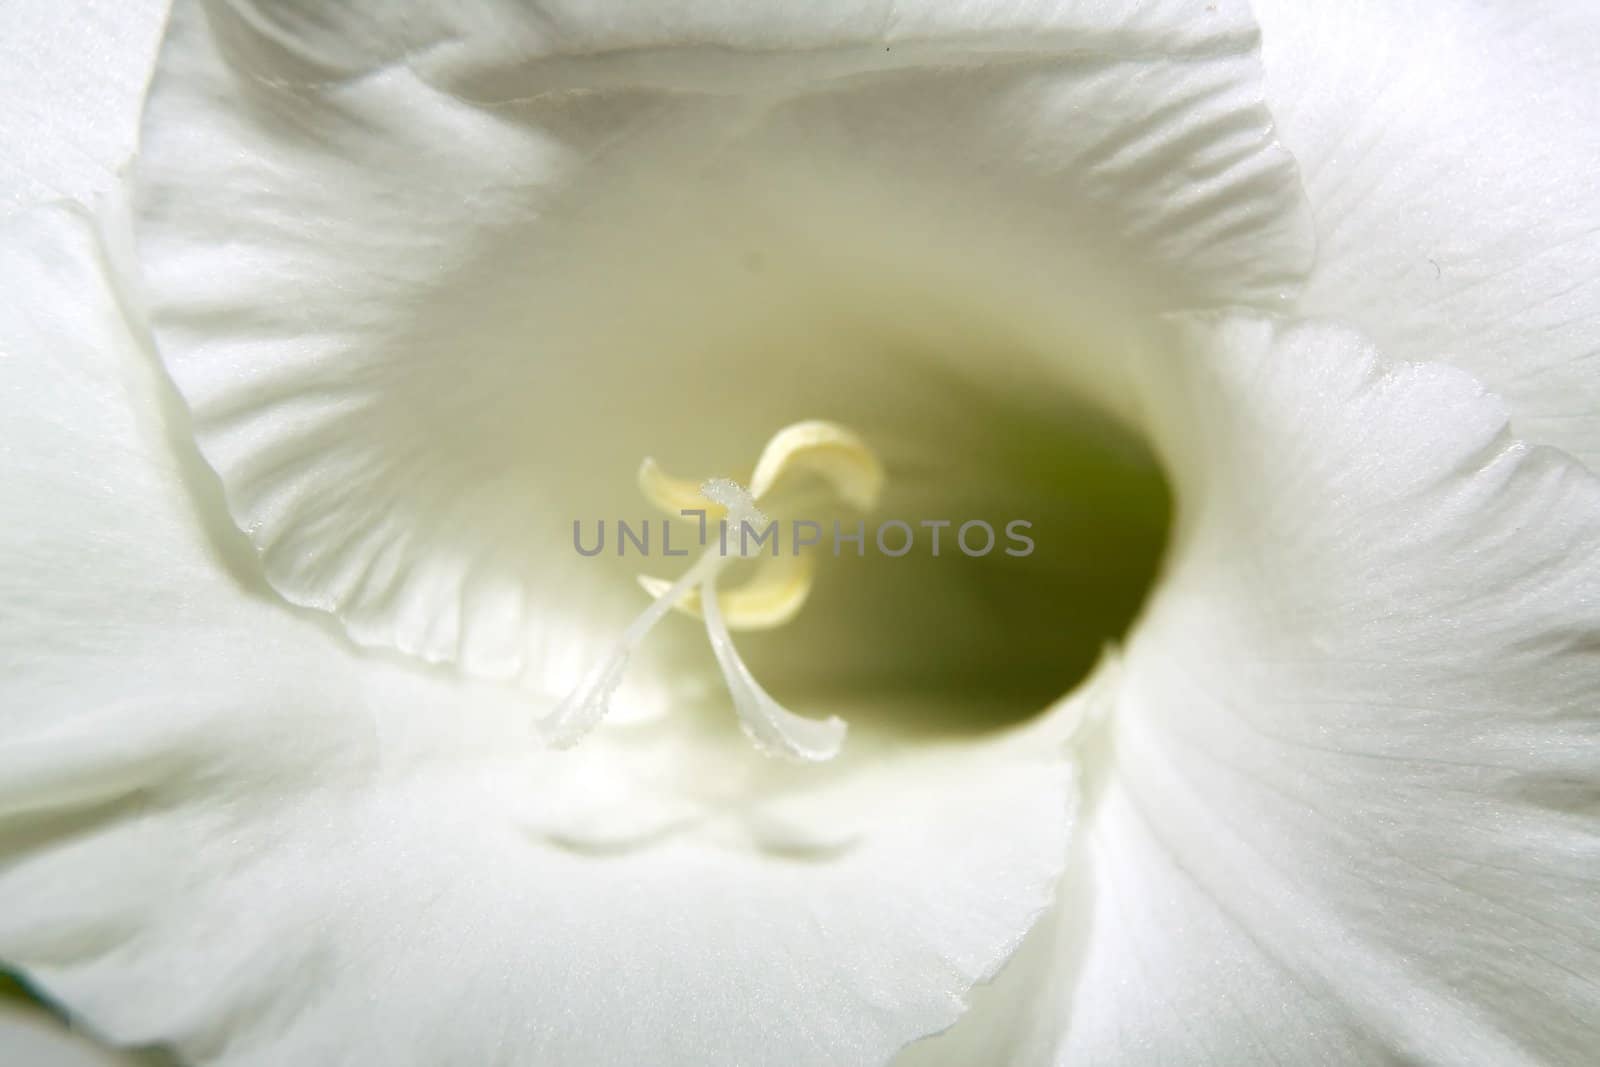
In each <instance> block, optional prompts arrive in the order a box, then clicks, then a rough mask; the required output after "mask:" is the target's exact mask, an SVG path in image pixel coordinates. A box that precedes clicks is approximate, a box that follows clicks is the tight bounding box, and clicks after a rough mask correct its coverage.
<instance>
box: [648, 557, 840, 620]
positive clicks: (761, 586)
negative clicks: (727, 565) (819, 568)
mask: <svg viewBox="0 0 1600 1067" xmlns="http://www.w3.org/2000/svg"><path fill="white" fill-rule="evenodd" d="M815 573H816V562H815V557H813V556H811V555H798V556H796V555H793V554H790V553H785V554H783V555H780V556H763V557H761V562H760V563H759V564H757V569H756V572H755V574H753V575H751V577H750V580H749V581H747V582H745V583H744V584H743V585H741V586H739V587H738V588H736V589H729V590H726V591H724V592H722V593H720V594H719V595H718V597H717V602H718V603H719V604H720V605H721V606H722V615H723V617H724V618H725V619H726V620H727V623H728V629H730V630H771V629H775V628H776V627H779V626H782V625H783V624H784V623H786V622H788V621H789V620H790V619H792V618H794V617H795V616H796V615H798V614H799V613H800V609H801V608H802V607H804V606H805V603H806V598H807V597H808V596H810V595H811V585H812V579H813V576H814V575H815ZM639 584H640V585H641V586H643V587H644V591H645V592H647V593H649V594H650V595H651V596H654V597H658V596H662V595H663V594H665V593H666V592H667V590H669V589H671V588H672V583H671V582H670V581H668V580H667V579H665V578H652V577H650V576H649V575H646V574H641V575H640V576H639ZM673 607H674V608H676V609H677V610H678V611H681V612H683V613H684V614H686V615H693V616H694V617H695V618H697V619H698V618H702V617H703V616H702V613H701V610H700V594H699V593H688V594H685V596H684V597H683V599H681V600H679V601H678V602H677V603H676V604H674V605H673Z"/></svg>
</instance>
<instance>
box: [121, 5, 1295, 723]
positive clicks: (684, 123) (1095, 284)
mask: <svg viewBox="0 0 1600 1067" xmlns="http://www.w3.org/2000/svg"><path fill="white" fill-rule="evenodd" d="M1219 6H1221V7H1224V8H1226V9H1227V10H1221V11H1210V10H1209V9H1208V10H1206V11H1205V12H1204V13H1203V14H1199V15H1197V14H1196V13H1195V9H1194V8H1193V6H1192V5H1189V4H1187V3H1184V4H1180V3H1176V2H1174V3H1170V4H1162V5H1158V6H1146V5H1134V4H1118V3H1107V4H1100V5H1093V6H1091V7H1089V8H1088V9H1083V8H1082V7H1081V6H1080V5H1056V4H1046V3H1034V4H1023V5H1007V6H1006V7H1005V8H998V7H997V8H995V9H993V10H985V9H981V8H975V7H962V8H959V9H953V8H950V7H949V6H947V5H943V4H934V3H928V4H920V5H912V6H904V5H900V6H897V7H895V8H893V9H890V8H889V7H887V6H886V5H869V6H862V5H857V4H844V3H839V4H829V5H821V6H817V5H788V4H785V5H777V4H769V5H761V6H759V7H758V8H756V7H752V8H750V9H748V10H747V9H746V8H745V7H744V6H742V5H732V4H716V5H698V4H687V5H679V6H674V7H668V8H664V9H660V10H658V9H657V8H656V7H655V6H654V5H643V6H641V5H636V4H616V5H594V4H588V3H584V4H576V3H575V4H569V5H566V6H565V7H561V8H558V9H555V11H554V13H552V14H550V15H549V17H548V18H540V19H535V18H534V17H533V16H532V15H530V14H528V13H527V12H526V10H525V8H524V7H523V5H513V4H486V3H472V4H460V5H430V6H429V8H428V9H427V10H426V11H421V12H418V13H417V15H416V17H415V18H411V19H396V18H379V17H377V16H375V15H373V14H372V12H371V11H369V10H368V9H367V8H365V7H360V6H347V5H341V6H340V8H339V9H338V11H336V12H329V11H327V10H325V9H326V5H322V4H317V5H307V4H291V5H272V6H271V7H270V8H269V7H267V6H265V5H251V4H239V5H211V6H210V7H209V8H208V9H207V10H206V12H204V13H203V12H201V11H200V10H199V5H197V4H182V5H180V8H181V10H180V12H179V13H178V15H177V16H176V18H175V20H174V24H173V26H172V28H171V32H170V36H169V39H168V40H167V42H166V44H165V46H164V49H163V53H162V59H161V63H160V70H159V72H158V76H157V78H156V81H155V85H154V88H153V92H152V97H151V102H150V106H149V110H148V113H147V115H146V121H145V126H144V139H143V150H144V154H143V160H142V163H141V168H140V171H139V177H140V182H141V187H140V196H139V204H140V214H141V228H140V247H141V255H142V265H143V268H144V274H145V282H146V284H147V287H148V291H149V293H150V296H151V298H152V301H153V305H154V309H155V310H154V321H155V329H156V333H157V336H158V341H159V343H160V346H161V349H162V353H163V358H164V360H165V362H166V363H167V365H168V367H169V368H170V370H171V372H172V373H173V375H174V377H175V379H176V381H177V383H178V387H179V390H180V392H181V393H182V394H183V396H184V399H185V400H186V402H187V403H188V405H189V406H190V407H191V409H192V410H193V412H194V415H195V425H196V431H197V433H198V437H199V440H200V444H201V450H202V452H203V453H204V455H205V456H206V458H207V460H208V461H209V462H210V463H211V464H212V465H213V466H214V467H215V468H216V469H217V470H218V471H219V472H220V473H221V475H222V480H223V483H224V487H225V489H226V492H227V494H228V498H229V502H230V505H231V509H232V512H233V514H234V515H235V516H236V518H237V519H238V521H239V523H240V525H241V526H242V527H243V528H244V529H245V530H246V531H247V533H248V534H249V537H250V539H251V540H252V542H253V543H254V544H255V545H256V546H257V547H258V548H260V549H261V550H262V551H263V552H264V554H265V558H266V562H267V568H268V574H269V577H270V579H271V581H272V582H273V584H274V586H275V587H276V588H278V589H279V590H280V591H282V592H283V593H284V594H285V595H286V596H288V597H289V598H290V599H291V600H293V601H295V602H297V603H300V604H304V605H309V606H313V607H317V608H320V609H324V610H328V611H331V612H335V613H337V614H338V615H339V616H340V617H341V618H342V619H343V620H344V622H345V623H346V624H347V626H348V628H349V630H350V632H351V633H352V635H353V636H354V637H355V638H356V639H357V640H358V641H360V642H362V643H364V644H374V645H392V646H396V647H399V648H401V649H404V650H406V651H408V652H412V653H415V654H418V655H421V656H423V657H425V658H428V659H430V660H449V661H458V662H462V663H464V664H465V665H466V666H467V667H468V668H469V669H470V670H471V671H473V672H475V673H480V674H489V675H495V676H507V677H509V676H513V675H519V674H521V675H524V676H527V677H528V678H529V679H530V680H531V681H532V683H533V684H535V685H536V686H537V687H539V688H542V689H544V690H545V691H547V692H549V693H551V694H559V693H563V692H565V691H567V690H568V689H570V688H571V686H572V685H573V684H574V683H575V682H576V681H577V679H576V677H575V676H573V675H571V674H570V673H568V674H563V673H562V672H563V671H566V670H568V665H569V664H570V663H572V662H574V660H575V659H576V657H574V656H572V655H570V654H566V652H565V650H562V649H557V648H552V646H551V642H552V641H553V640H556V639H557V638H555V637H553V636H552V634H553V632H555V631H560V632H562V633H565V632H568V631H570V630H571V629H572V627H573V626H574V625H575V623H574V620H572V619H570V618H565V617H562V616H560V615H559V614H558V613H557V610H556V608H555V605H556V604H557V603H559V602H561V601H565V602H568V603H570V602H572V601H574V600H580V599H581V600H583V601H585V602H586V603H591V604H594V605H597V607H596V608H595V609H594V616H593V618H591V619H585V620H582V621H581V623H580V624H579V625H581V626H582V627H584V628H586V629H587V628H589V627H592V628H593V630H594V632H595V633H596V634H600V635H604V634H610V633H615V632H616V630H617V629H618V628H620V627H621V626H622V625H623V624H624V623H625V622H626V620H627V619H628V618H629V617H630V616H631V615H632V613H633V612H634V610H636V608H635V604H636V591H635V590H634V588H633V573H632V572H631V571H629V570H628V569H627V568H623V567H618V566H616V565H615V561H614V560H613V561H612V563H611V564H610V565H608V564H606V563H605V562H604V561H600V562H596V563H595V564H594V565H592V566H586V565H582V564H583V563H584V561H577V565H575V561H574V558H573V554H572V550H571V546H570V544H569V540H570V537H569V531H570V528H571V522H572V520H573V519H576V518H581V519H584V520H589V521H592V520H594V519H597V518H599V517H602V516H603V517H607V518H614V517H616V516H619V515H623V516H633V515H638V514H640V513H641V508H640V502H639V501H638V500H637V498H636V496H635V495H634V489H633V486H632V484H631V483H632V477H631V475H632V472H633V471H634V469H635V468H636V466H637V464H638V463H639V461H640V459H641V458H642V457H644V456H647V455H656V456H658V457H659V458H660V459H661V460H662V462H663V464H664V465H665V466H666V467H667V468H668V469H671V470H675V471H683V470H692V471H705V472H708V473H716V472H721V473H730V472H727V471H725V470H724V468H725V467H726V465H727V464H728V463H729V462H730V459H731V458H736V460H737V462H740V463H744V462H748V459H747V457H749V456H750V455H751V454H752V452H753V450H754V449H755V448H757V447H759V444H760V442H762V441H764V440H766V439H767V437H768V436H770V435H771V434H772V432H773V431H774V430H776V429H777V428H779V427H781V426H783V425H785V424H787V423H790V422H794V421H798V420H800V419H809V418H826V419H832V420H834V421H837V422H841V423H844V424H848V425H853V426H854V427H855V428H856V429H858V430H861V431H862V432H863V433H864V434H866V435H867V436H868V437H870V438H872V439H873V440H874V441H876V440H878V439H879V436H881V435H889V436H895V435H899V436H904V434H905V433H906V432H908V431H909V432H913V433H919V434H926V433H929V432H932V433H933V434H934V435H935V436H937V435H938V432H939V430H940V429H941V428H942V427H943V426H947V425H949V424H950V423H953V422H956V421H958V420H959V419H960V418H961V417H962V413H963V412H964V411H967V410H970V400H971V388H970V385H969V383H968V382H966V381H958V380H957V379H958V378H962V377H965V378H978V379H980V380H981V385H982V386H983V387H986V388H991V389H994V390H1001V389H1006V388H1012V387H1014V386H1015V385H1016V382H1015V381H1014V378H1015V376H1016V374H1017V373H1019V372H1018V371H1017V370H1016V366H1015V365H1014V364H1011V363H1006V362H1002V361H999V360H996V359H995V358H994V354H995V352H996V351H999V350H1023V351H1028V352H1039V351H1043V350H1047V349H1048V350H1054V351H1061V350H1068V351H1071V352H1075V353H1079V357H1078V358H1080V359H1083V360H1086V361H1089V362H1090V363H1091V364H1092V363H1094V361H1095V360H1096V359H1097V358H1098V356H1099V354H1100V353H1101V352H1102V351H1103V348H1104V344H1103V338H1104V335H1106V334H1107V333H1108V332H1109V333H1115V332H1116V331H1117V330H1118V329H1119V328H1121V327H1122V326H1123V325H1125V322H1126V317H1125V315H1124V313H1125V312H1128V311H1129V310H1130V309H1131V308H1133V307H1135V306H1136V307H1137V308H1139V309H1144V308H1146V307H1148V306H1150V305H1155V306H1158V307H1172V306H1190V305H1197V304H1199V305H1209V304H1213V303H1219V302H1220V303H1251V302H1254V303H1270V302H1274V301H1277V300H1278V299H1279V298H1280V296H1281V295H1282V294H1283V292H1284V291H1286V290H1287V289H1289V288H1291V287H1292V286H1293V285H1294V284H1295V283H1296V282H1297V280H1298V279H1299V277H1300V272H1301V269H1302V267H1303V266H1304V264H1305V263H1306V262H1307V260H1308V250H1309V241H1308V238H1307V231H1306V229H1305V227H1304V223H1305V219H1304V217H1303V215H1302V213H1301V210H1300V208H1301V203H1300V194H1299V190H1298V183H1297V180H1296V178H1295V175H1294V172H1293V168H1292V166H1291V165H1290V163H1289V161H1288V158H1287V156H1286V154H1284V153H1283V152H1282V151H1281V150H1279V149H1278V148H1277V146H1276V145H1275V143H1274V142H1273V140H1272V136H1271V131H1270V128H1269V126H1268V123H1267V120H1266V116H1265V113H1264V111H1263V110H1262V109H1261V108H1260V107H1259V104H1258V100H1257V87H1256V69H1255V60H1254V53H1253V34H1252V31H1251V29H1250V26H1249V23H1248V20H1246V19H1244V18H1243V17H1242V16H1241V15H1240V14H1239V13H1238V11H1237V9H1235V8H1234V7H1231V6H1229V5H1219ZM1208 8H1209V5H1208ZM208 18H209V19H210V20H212V21H209V22H208ZM401 55H404V57H405V61H404V62H398V61H393V60H395V57H398V56H401ZM335 75H338V76H335ZM975 335H976V336H975ZM929 427H932V428H933V430H932V431H930V430H929V429H928V428H929ZM891 477H892V474H891ZM595 639H596V638H592V637H591V636H590V635H589V634H587V632H586V633H585V634H584V636H583V637H582V638H581V640H582V641H585V642H589V643H591V644H592V643H593V640H595Z"/></svg>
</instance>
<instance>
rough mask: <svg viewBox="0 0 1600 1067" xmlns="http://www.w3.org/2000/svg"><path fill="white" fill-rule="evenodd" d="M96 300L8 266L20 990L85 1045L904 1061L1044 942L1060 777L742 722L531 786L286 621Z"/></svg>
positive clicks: (493, 740) (11, 716) (57, 256)
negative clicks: (63, 1016)
mask: <svg viewBox="0 0 1600 1067" xmlns="http://www.w3.org/2000/svg"><path fill="white" fill-rule="evenodd" d="M97 275H98V266H97V263H96V253H95V250H94V247H93V243H92V240H91V238H90V236H89V234H88V232H87V229H86V227H84V226H82V225H81V224H79V223H78V222H76V221H75V220H73V219H72V218H71V217H69V216H66V215H64V214H62V215H54V216H47V217H44V218H41V219H35V220H31V221H29V222H28V223H27V225H26V228H21V229H18V230H14V231H13V232H10V233H7V234H5V235H3V240H0V278H3V279H4V283H5V287H6V290H7V293H8V299H7V300H6V301H5V302H4V304H3V305H0V352H3V353H4V355H3V357H0V418H3V420H4V422H5V424H6V427H7V437H6V446H7V455H6V462H7V476H6V478H5V479H4V480H3V481H0V508H3V511H4V514H5V515H6V522H5V523H4V525H3V526H0V708H3V709H4V713H3V718H0V861H3V862H0V958H3V959H5V960H7V961H9V962H14V963H15V964H17V965H18V966H20V967H21V968H22V969H24V970H25V971H26V972H27V974H28V975H29V977H30V978H31V979H32V980H33V981H34V982H36V983H37V984H38V985H39V986H40V987H41V988H43V989H45V990H47V991H48V992H49V993H50V995H51V996H52V997H54V998H56V999H57V1000H58V1001H59V1002H61V1003H63V1004H65V1005H66V1006H67V1007H68V1008H69V1009H70V1010H71V1011H73V1012H74V1013H75V1014H76V1015H77V1016H79V1017H81V1018H83V1019H85V1020H86V1021H87V1022H88V1023H89V1024H90V1025H92V1026H93V1027H95V1028H96V1030H98V1031H100V1032H102V1033H104V1034H106V1035H107V1036H108V1037H110V1038H111V1039H113V1040H116V1041H119V1042H125V1043H139V1044H143V1043H154V1042H160V1043H170V1044H172V1045H174V1046H176V1048H177V1049H178V1051H179V1052H180V1053H181V1054H182V1055H183V1056H184V1058H185V1059H186V1060H188V1061H191V1062H204V1063H208V1064H226V1065H273V1067H276V1065H282V1064H316V1063H331V1062H358V1063H384V1064H419V1065H423V1064H426V1065H434V1064H442V1063H470V1064H484V1063H495V1062H506V1063H512V1062H515V1063H551V1064H587V1063H596V1064H598V1063H742V1064H775V1065H784V1067H791V1065H795V1064H835V1063H851V1064H855V1063H871V1062H881V1061H882V1060H884V1059H886V1058H887V1057H888V1056H889V1054H890V1053H891V1052H892V1051H893V1050H894V1049H896V1048H897V1047H899V1046H900V1045H902V1044H904V1043H905V1042H907V1041H909V1040H911V1039H912V1038H914V1037H917V1036H920V1035H922V1034H926V1033H929V1032H932V1031H934V1030H937V1029H939V1028H941V1027H944V1026H946V1025H948V1024H949V1023H950V1022H952V1021H953V1020H954V1019H955V1018H956V1016H957V1015H958V1013H959V1012H960V1011H961V1009H962V1002H963V997H964V995H965V993H966V991H967V989H968V988H969V987H970V985H971V984H972V983H973V982H974V981H976V980H978V979H980V978H982V977H984V976H986V975H988V974H990V973H992V972H993V971H994V970H995V968H996V967H997V966H998V965H999V963H1000V962H1001V961H1002V960H1003V959H1004V958H1005V957H1006V956H1007V955H1008V954H1009V952H1010V951H1011V950H1012V948H1013V947H1014V946H1015V945H1016V944H1017V943H1018V942H1019V940H1020V939H1021V938H1022V936H1023V934H1024V933H1025V931H1026V930H1027V929H1028V927H1029V926H1030V925H1031V924H1032V922H1033V921H1034V919H1035V918H1036V917H1037V916H1038V915H1039V914H1040V913H1041V912H1042V911H1043V910H1044V908H1045V906H1046V904H1047V902H1048V900H1049V897H1050V894H1051V891H1052V888H1053V885H1054V882H1055V880H1056V878H1057V876H1058V875H1059V871H1060V864H1061V862H1062V854H1063V852H1064V844H1065V840H1066V834H1067V829H1068V824H1069V821H1070V818H1071V795H1072V792H1073V784H1072V777H1071V774H1070V771H1069V768H1068V767H1067V766H1066V765H1065V764H1064V763H1063V762H1062V760H1061V759H1060V758H1059V757H1040V756H1034V755H1030V754H1027V753H1025V752H1018V751H1016V750H1015V749H1014V747H1013V746H1010V745H1008V744H1006V743H1004V742H994V743H992V744H990V745H988V746H975V747H971V748H968V747H962V746H954V747H948V748H942V749H941V748H933V747H925V748H922V749H918V750H913V751H908V750H899V751H896V750H884V749H882V748H881V747H879V748H877V749H874V747H873V745H872V744H871V743H870V740H869V738H868V737H867V736H866V735H865V732H863V733H862V734H861V735H857V736H854V737H853V739H852V745H851V748H850V751H849V753H847V754H846V756H845V757H843V758H842V759H841V760H840V761H838V763H837V764H836V765H831V766H830V767H829V768H828V769H827V770H825V771H819V770H818V769H817V768H784V767H780V766H777V765H775V764H773V763H772V762H771V761H768V760H765V759H764V758H762V757H761V756H760V755H759V754H757V753H755V752H753V751H751V750H750V749H749V746H748V745H746V744H745V742H744V741H743V739H742V738H741V737H740V736H739V735H738V733H737V730H736V728H735V727H734V726H733V725H732V723H731V722H726V721H724V722H722V723H721V725H720V729H718V730H716V731H715V732H708V733H706V734H705V735H703V736H698V735H693V734H691V733H690V732H689V731H688V730H687V729H686V728H684V724H683V723H682V722H680V723H677V724H675V727H674V729H673V730H671V731H666V730H663V731H658V732H656V733H652V732H650V731H648V730H633V731H628V730H615V731H601V732H600V734H598V735H597V736H596V737H595V738H594V739H592V741H591V742H590V743H589V744H588V745H586V746H585V747H584V748H583V749H582V750H580V751H579V752H576V753H572V754H559V753H551V752H545V751H539V750H536V749H535V748H534V747H533V745H532V743H531V739H530V737H529V734H528V728H527V723H528V719H529V715H528V708H527V707H525V706H524V704H523V702H522V701H520V700H518V699H515V698H514V696H512V695H509V694H508V693H507V692H506V691H504V690H500V689H496V688H494V687H485V686H472V685H468V684H465V683H461V682H459V681H455V680H453V679H452V677H451V676H446V675H444V674H441V673H440V672H436V671H431V670H426V669H424V668H422V667H421V666H420V665H416V664H414V663H411V662H409V661H391V660H389V659H386V658H383V657H379V656H375V655H372V654H369V653H360V652H357V651H354V650H352V649H351V648H350V647H349V646H348V645H346V644H345V643H344V641H343V640H342V638H341V637H340V636H339V635H338V634H337V633H334V632H332V630H331V628H330V627H328V626H327V625H325V624H324V622H323V621H322V620H320V619H319V618H316V617H305V616H301V615H297V614H295V613H292V612H288V611H285V610H284V609H283V607H282V605H281V603H279V602H277V601H276V600H275V599H274V598H272V597H271V596H270V595H269V594H265V593H264V592H263V591H262V590H261V588H260V587H258V586H256V585H254V584H253V583H252V579H251V577H250V576H251V573H252V572H251V571H250V569H249V563H250V558H249V555H248V552H247V551H246V552H244V553H239V552H238V549H239V548H240V547H241V546H240V544H239V539H238V537H237V535H236V534H234V533H233V531H232V530H231V528H229V527H227V526H226V525H224V524H220V523H217V522H216V516H215V514H214V509H212V508H210V507H208V506H207V504H206V500H207V499H208V497H207V488H208V484H207V483H206V482H205V481H204V477H203V470H201V469H200V468H199V466H198V461H197V460H193V459H186V458H184V457H183V454H182V450H181V448H180V449H179V452H178V458H176V459H175V458H174V453H173V451H172V448H171V446H170V443H169V435H171V436H174V437H181V433H177V432H175V431H181V427H172V426H170V425H168V424H165V423H164V422H163V421H162V420H161V418H160V408H161V403H160V402H161V401H162V400H163V399H165V398H163V397H162V395H161V393H160V387H159V385H158V383H157V382H156V381H155V379H154V376H153V375H152V374H151V372H150V368H149V365H148V364H147V363H146V362H144V360H143V358H142V353H141V352H139V351H138V346H137V345H136V343H135V342H134V341H133V339H132V338H130V337H129V336H128V334H127V331H126V328H125V327H124V326H123V325H122V323H121V321H120V317H119V315H118V312H117V309H116V307H115V306H114V305H113V304H112V301H111V299H110V297H109V294H107V293H106V292H105V291H104V289H103V287H102V283H101V282H100V281H99V279H98V276H97ZM176 410H179V409H176V408H171V407H169V411H176ZM186 481H187V482H188V483H189V484H188V486H186V485H185V482H186ZM191 491H192V495H191ZM202 524H209V529H207V528H203V526H202ZM208 533H209V534H210V535H211V536H208ZM230 535H232V538H233V539H232V540H229V536H230ZM213 538H215V540H213ZM219 545H220V546H221V547H220V548H219V547H216V546H219ZM635 595H637V593H636V592H635ZM712 720H713V717H707V721H712ZM686 721H688V722H693V721H694V720H693V718H692V717H689V718H688V719H687V720H686Z"/></svg>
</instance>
